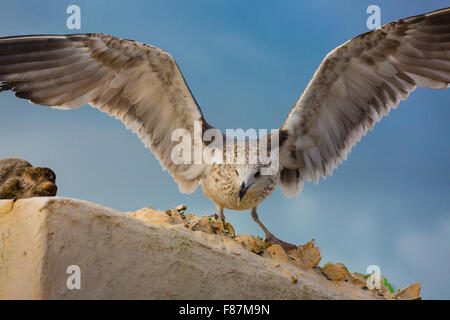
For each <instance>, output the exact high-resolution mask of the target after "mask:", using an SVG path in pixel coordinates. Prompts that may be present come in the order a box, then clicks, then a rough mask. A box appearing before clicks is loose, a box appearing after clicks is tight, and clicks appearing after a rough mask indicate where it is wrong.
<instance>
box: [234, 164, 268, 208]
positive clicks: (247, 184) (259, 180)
mask: <svg viewBox="0 0 450 320" xmlns="http://www.w3.org/2000/svg"><path fill="white" fill-rule="evenodd" d="M263 168H264V166H263V165H241V166H237V167H236V170H235V172H234V174H235V175H236V178H237V179H236V181H237V183H238V186H239V192H238V205H239V204H240V203H241V201H242V198H244V196H245V195H246V193H247V192H248V191H249V190H258V189H263V188H264V187H265V186H266V185H267V184H268V183H270V180H271V179H273V176H271V175H267V174H263V172H264V170H262V169H263Z"/></svg>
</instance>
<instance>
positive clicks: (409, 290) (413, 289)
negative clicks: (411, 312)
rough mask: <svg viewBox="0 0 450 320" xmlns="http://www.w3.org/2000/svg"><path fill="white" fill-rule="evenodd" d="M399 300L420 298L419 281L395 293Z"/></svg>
mask: <svg viewBox="0 0 450 320" xmlns="http://www.w3.org/2000/svg"><path fill="white" fill-rule="evenodd" d="M395 299H399V300H420V299H421V298H420V283H418V282H417V283H413V284H412V285H410V286H409V287H406V288H404V289H402V290H400V291H399V292H397V293H396V294H395Z"/></svg>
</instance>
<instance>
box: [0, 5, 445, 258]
mask: <svg viewBox="0 0 450 320" xmlns="http://www.w3.org/2000/svg"><path fill="white" fill-rule="evenodd" d="M449 83H450V8H445V9H441V10H437V11H433V12H429V13H426V14H421V15H417V16H414V17H409V18H405V19H401V20H397V21H394V22H391V23H388V24H386V25H384V26H382V27H380V28H378V29H375V30H373V31H370V32H367V33H364V34H361V35H359V36H357V37H355V38H353V39H351V40H349V41H347V42H346V43H344V44H342V45H341V46H339V47H337V48H336V49H334V50H332V51H331V52H330V53H329V54H328V55H327V56H326V57H325V58H324V59H323V61H322V63H321V64H320V66H319V68H318V69H317V71H316V72H315V73H314V76H313V77H312V79H311V81H310V82H309V84H308V86H307V87H306V89H305V90H304V92H303V94H302V95H301V96H300V98H299V99H298V101H297V102H296V103H295V104H294V106H293V107H292V108H291V110H290V112H289V114H288V116H287V118H286V120H285V121H284V123H283V124H282V125H281V127H280V128H279V129H278V130H277V131H275V132H271V133H270V134H267V135H266V136H264V137H265V138H266V140H267V141H270V142H271V143H270V145H269V144H268V143H266V144H265V145H264V144H259V143H257V147H256V149H251V148H250V144H251V142H252V141H253V140H246V141H244V150H247V151H249V152H244V155H242V153H239V154H238V152H237V146H236V145H232V146H230V145H229V144H225V145H224V146H223V149H222V151H223V153H222V159H223V157H225V155H230V154H231V155H233V154H238V155H237V156H236V158H237V159H238V160H239V161H235V162H233V163H226V162H223V161H222V162H221V161H215V162H213V163H208V162H205V161H203V162H202V161H190V162H189V161H186V162H177V161H174V159H173V152H172V151H173V150H174V148H176V146H177V145H178V144H179V140H178V141H177V140H174V139H172V133H173V132H174V130H179V129H181V130H183V132H185V133H187V134H188V135H187V136H188V137H189V138H188V139H191V140H192V141H188V142H191V143H192V144H191V145H197V146H200V147H202V148H206V149H208V148H210V149H211V148H212V147H211V145H212V144H213V143H211V141H204V140H202V141H201V142H200V143H199V142H196V141H194V140H195V130H196V123H197V124H199V125H198V126H197V127H198V128H199V130H200V133H201V134H203V133H205V132H207V131H208V130H214V129H215V128H214V127H213V126H211V125H210V124H209V123H208V122H207V121H206V120H205V118H204V116H203V113H202V111H201V109H200V107H199V106H198V104H197V102H196V100H195V98H194V97H193V95H192V93H191V91H190V89H189V87H188V85H187V83H186V81H185V79H184V77H183V75H182V73H181V71H180V69H179V67H178V65H177V63H176V62H175V60H174V59H173V58H172V56H171V55H170V54H169V53H167V52H165V51H163V50H162V49H159V48H157V47H154V46H151V45H147V44H144V43H141V42H137V41H132V40H125V39H120V38H117V37H114V36H110V35H106V34H92V33H90V34H71V35H31V36H13V37H4V38H0V92H1V91H7V90H12V91H14V93H15V95H16V96H17V97H19V98H23V99H27V100H29V101H30V102H32V103H35V104H39V105H43V106H50V107H52V108H57V109H64V110H71V109H75V108H78V107H80V106H83V105H85V104H90V105H91V106H92V107H94V108H97V109H99V110H100V111H102V112H105V113H107V114H108V115H109V116H114V117H115V118H116V119H119V120H121V121H122V122H123V123H124V124H125V126H126V128H127V129H130V130H131V131H132V132H133V133H135V134H137V135H138V137H139V138H140V139H141V140H142V142H143V143H144V144H145V146H146V147H147V148H149V149H150V150H151V151H152V152H153V153H154V154H155V156H156V158H157V159H158V160H159V162H160V163H161V166H162V167H163V169H164V170H167V171H168V172H169V174H170V175H171V176H172V177H173V179H174V180H175V181H176V182H177V183H178V186H179V189H180V191H181V192H184V193H192V192H194V191H195V190H196V188H197V187H198V186H199V185H201V186H202V191H203V193H204V195H205V196H206V197H208V198H209V199H210V200H212V201H213V202H214V203H215V205H216V207H217V211H218V213H219V214H220V218H221V219H222V220H223V221H225V216H224V213H223V211H224V209H225V208H227V209H231V210H248V209H251V216H252V218H253V220H254V221H255V222H256V223H257V224H258V225H259V226H260V227H261V229H262V230H263V231H264V233H265V236H266V241H269V242H272V243H274V244H279V245H281V246H282V247H283V248H284V249H285V250H289V249H291V248H293V247H295V246H294V245H292V244H290V243H287V242H284V241H282V240H280V239H278V238H277V237H275V236H274V235H273V234H272V233H271V232H270V231H269V230H268V229H267V228H266V227H265V226H264V225H263V224H262V223H261V221H260V220H259V218H258V214H257V207H258V205H259V204H260V203H261V202H263V201H264V200H265V199H266V198H267V197H268V196H269V195H271V194H272V193H273V192H274V190H275V189H276V187H277V186H278V185H280V187H281V190H282V192H283V193H284V195H286V196H287V197H291V196H298V195H300V193H301V190H302V188H303V184H304V182H305V181H313V182H315V183H316V184H317V183H318V181H319V178H320V177H322V178H324V179H325V178H326V177H327V176H328V175H331V174H332V172H333V170H334V169H336V168H337V166H338V165H339V164H340V163H341V162H342V161H344V160H345V159H346V158H347V155H348V154H349V152H350V151H351V148H352V147H353V145H355V144H356V142H358V141H359V140H360V139H361V137H362V136H364V135H365V134H366V133H367V131H368V130H371V129H372V128H373V126H374V124H375V123H376V122H378V121H380V120H381V118H382V117H383V116H385V115H387V114H388V113H389V111H390V110H391V109H392V108H396V107H397V105H398V104H399V102H400V100H405V99H407V97H408V95H409V93H410V92H411V91H413V90H414V89H415V88H416V87H418V86H419V87H426V88H431V89H445V88H448V87H449ZM261 139H262V137H260V138H258V139H257V142H260V140H261ZM219 140H220V139H219ZM219 140H218V141H219ZM272 142H276V143H274V145H275V147H272ZM215 150H217V149H215ZM250 151H251V152H250ZM263 152H269V154H270V155H271V156H272V155H274V154H275V155H277V159H278V160H277V161H278V162H277V169H276V170H275V171H273V172H271V173H267V172H263V171H264V169H267V163H262V161H260V160H258V159H259V157H258V156H259V155H260V154H261V153H263ZM220 158H221V157H219V159H220ZM255 159H256V160H255Z"/></svg>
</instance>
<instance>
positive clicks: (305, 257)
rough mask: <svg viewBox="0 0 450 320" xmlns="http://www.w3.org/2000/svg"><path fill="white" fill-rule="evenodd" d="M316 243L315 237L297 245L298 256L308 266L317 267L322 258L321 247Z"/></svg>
mask: <svg viewBox="0 0 450 320" xmlns="http://www.w3.org/2000/svg"><path fill="white" fill-rule="evenodd" d="M314 244H315V242H314V239H312V240H311V241H310V242H308V243H307V244H305V245H303V246H299V247H297V252H296V256H297V257H298V259H299V260H300V261H301V262H302V263H303V265H304V266H305V267H306V268H315V267H316V266H317V265H318V264H319V262H320V260H321V259H322V258H321V256H320V249H319V248H318V247H315V246H314Z"/></svg>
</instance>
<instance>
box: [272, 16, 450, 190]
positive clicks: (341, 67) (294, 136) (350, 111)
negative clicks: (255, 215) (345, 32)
mask: <svg viewBox="0 0 450 320" xmlns="http://www.w3.org/2000/svg"><path fill="white" fill-rule="evenodd" d="M449 83H450V8H447V9H442V10H438V11H434V12H430V13H427V14H422V15H418V16H415V17H411V18H406V19H402V20H398V21H395V22H392V23H389V24H386V25H384V26H383V27H381V28H379V29H377V30H374V31H372V32H368V33H365V34H362V35H360V36H358V37H356V38H354V39H352V40H350V41H348V42H346V43H345V44H343V45H341V46H340V47H338V48H336V49H335V50H333V51H331V52H330V53H329V54H328V55H327V56H326V58H325V59H324V60H323V62H322V63H321V65H320V67H319V68H318V70H317V71H316V73H315V74H314V76H313V78H312V80H311V81H310V83H309V85H308V86H307V88H306V89H305V91H304V92H303V94H302V96H301V97H300V99H299V100H298V101H297V102H296V104H295V105H294V107H293V108H292V109H291V111H290V112H289V115H288V117H287V118H286V120H285V122H284V123H283V125H282V127H281V128H280V131H279V133H280V138H281V139H280V167H281V180H280V185H281V189H282V191H283V193H284V194H285V195H286V196H292V195H298V194H300V192H301V190H302V186H303V181H305V180H306V181H315V182H316V183H317V182H318V181H319V177H320V176H322V177H324V178H325V177H326V176H327V175H331V173H332V171H333V169H335V168H336V167H337V166H338V164H340V163H341V162H342V161H344V160H345V159H346V158H347V155H348V153H349V152H350V150H351V148H352V147H353V145H354V144H355V143H356V142H358V141H359V140H360V139H361V137H362V136H364V135H365V134H366V133H367V131H368V130H370V129H372V128H373V126H374V124H375V123H376V122H378V121H380V119H381V118H382V117H383V116H384V115H387V114H388V113H389V111H390V110H391V109H392V108H395V107H397V105H398V103H399V102H400V100H404V99H406V98H407V97H408V95H409V93H410V92H411V91H413V90H414V89H415V88H416V87H417V86H420V87H426V88H432V89H444V88H447V87H448V86H449Z"/></svg>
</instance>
